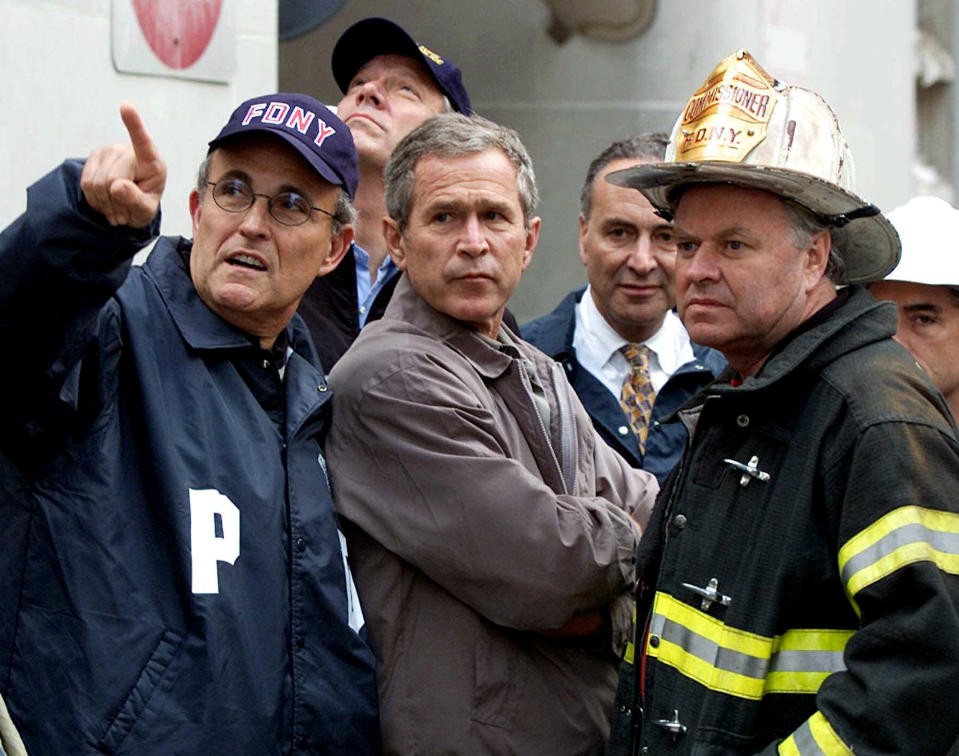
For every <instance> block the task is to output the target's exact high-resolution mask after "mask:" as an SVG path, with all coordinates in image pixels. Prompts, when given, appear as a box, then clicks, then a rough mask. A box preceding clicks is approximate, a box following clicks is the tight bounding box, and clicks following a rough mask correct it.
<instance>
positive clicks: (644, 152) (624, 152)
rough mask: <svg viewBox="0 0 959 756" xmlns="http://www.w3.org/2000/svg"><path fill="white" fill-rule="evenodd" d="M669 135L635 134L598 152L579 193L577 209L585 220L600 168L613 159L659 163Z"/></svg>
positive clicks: (663, 156) (657, 132) (663, 155)
mask: <svg viewBox="0 0 959 756" xmlns="http://www.w3.org/2000/svg"><path fill="white" fill-rule="evenodd" d="M668 144H669V135H668V134H666V133H663V132H661V131H655V132H650V133H647V134H635V135H633V136H631V137H627V138H626V139H620V140H618V141H615V142H613V143H612V144H611V145H609V146H608V147H607V148H606V149H604V150H603V151H602V152H600V153H599V154H598V155H597V156H596V157H594V158H593V161H592V162H591V163H590V164H589V168H587V169H586V180H585V181H583V188H582V189H581V190H580V193H579V211H580V212H581V213H582V214H583V217H584V218H585V219H586V220H589V213H590V210H592V205H593V182H594V181H596V177H597V176H598V175H599V174H600V173H601V172H602V170H603V169H604V168H605V167H606V166H607V165H609V164H610V163H612V162H613V161H614V160H644V161H647V162H650V163H661V162H663V159H664V158H665V157H666V145H668Z"/></svg>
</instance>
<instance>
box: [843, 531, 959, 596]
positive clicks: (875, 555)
mask: <svg viewBox="0 0 959 756" xmlns="http://www.w3.org/2000/svg"><path fill="white" fill-rule="evenodd" d="M910 543H928V544H929V545H930V546H932V547H933V548H934V549H935V550H936V551H941V552H943V553H945V554H959V535H956V534H955V533H945V532H943V531H941V530H930V529H929V528H927V527H926V526H925V525H923V524H922V523H918V522H914V523H910V524H908V525H903V526H901V527H898V528H896V529H895V530H893V531H892V532H890V533H888V534H887V535H884V536H883V537H882V538H880V539H879V540H878V541H876V542H875V543H874V544H872V546H867V547H866V548H864V549H863V550H862V551H860V552H859V553H858V554H856V555H855V556H853V557H850V559H849V561H848V562H846V564H845V565H844V566H843V568H842V582H843V584H844V585H848V584H849V581H850V580H851V579H852V577H853V575H855V574H856V573H857V572H859V571H860V570H862V569H865V568H866V567H869V566H870V565H872V564H875V563H876V562H878V561H879V560H880V559H882V558H883V557H885V556H888V555H889V554H892V553H893V552H894V551H895V550H896V549H898V548H901V547H902V546H907V545H908V544H910Z"/></svg>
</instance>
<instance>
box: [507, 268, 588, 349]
mask: <svg viewBox="0 0 959 756" xmlns="http://www.w3.org/2000/svg"><path fill="white" fill-rule="evenodd" d="M585 292H586V287H585V286H583V287H582V288H579V289H576V290H575V291H571V292H570V293H569V294H567V295H566V296H565V297H564V298H563V301H562V302H560V303H559V304H558V305H557V306H556V309H555V310H553V311H552V312H551V313H549V314H548V315H544V316H543V317H541V318H537V319H536V320H534V321H532V322H530V323H527V324H526V325H525V326H523V328H522V329H521V330H522V333H523V337H524V338H526V339H527V340H528V341H530V342H531V343H535V344H536V346H537V347H538V348H539V349H540V350H541V351H543V352H545V353H546V354H548V355H549V356H550V357H552V358H553V359H554V360H563V359H565V358H566V357H570V356H572V354H573V335H574V332H575V330H576V305H577V304H579V301H580V300H581V299H582V298H583V294H584V293H585Z"/></svg>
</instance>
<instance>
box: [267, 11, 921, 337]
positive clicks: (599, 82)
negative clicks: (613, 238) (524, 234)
mask: <svg viewBox="0 0 959 756" xmlns="http://www.w3.org/2000/svg"><path fill="white" fill-rule="evenodd" d="M584 2H588V0H584ZM372 15H383V16H387V17H389V18H392V19H393V20H395V21H397V22H398V23H400V24H401V25H403V26H404V27H405V28H406V29H407V30H408V31H409V32H410V33H411V34H412V35H413V36H414V38H416V39H417V40H418V41H419V42H421V43H423V44H426V45H427V46H428V47H430V48H431V49H433V50H435V51H436V52H437V53H439V54H440V55H445V56H448V57H450V58H451V59H452V60H454V61H455V62H456V63H457V65H459V66H460V67H461V68H462V69H463V76H464V81H465V83H466V86H467V88H468V90H469V92H470V97H471V99H472V101H473V105H474V107H475V109H476V111H477V112H479V113H481V114H482V115H484V116H486V117H488V118H492V119H493V120H496V121H499V122H501V123H504V124H508V125H510V126H512V127H513V128H515V129H517V130H518V131H519V133H520V135H521V136H522V138H523V140H524V142H525V143H526V145H527V147H528V148H529V150H530V153H531V154H532V156H533V160H534V165H535V167H536V173H537V179H538V183H539V186H540V191H541V195H542V202H541V205H540V209H539V210H540V215H541V216H542V218H543V232H542V235H541V237H540V243H539V247H538V250H537V253H536V256H535V258H534V261H533V264H532V265H531V266H530V268H529V270H528V271H527V272H526V274H525V276H524V279H523V281H522V283H521V284H520V288H519V289H518V291H517V292H516V294H515V295H514V297H513V300H512V302H511V304H510V306H511V308H512V309H513V311H514V312H515V313H516V315H517V317H518V318H519V320H520V322H524V321H525V320H528V319H530V318H532V317H535V316H538V315H540V314H543V313H545V312H547V311H548V310H550V309H552V307H553V306H554V305H555V304H556V302H558V301H559V299H560V298H561V297H562V296H563V295H564V294H565V293H566V292H567V291H569V290H570V289H572V288H574V287H576V286H578V285H581V284H582V282H583V281H584V280H585V271H584V269H583V267H582V265H581V264H580V262H579V258H578V253H577V214H578V201H577V198H578V195H579V189H580V185H581V183H582V178H583V174H584V173H585V170H586V166H587V164H588V163H589V161H590V159H591V158H592V157H593V155H595V154H596V153H597V152H598V151H599V150H601V149H602V148H603V147H605V146H606V144H608V143H609V142H610V141H612V140H613V139H617V138H620V137H623V136H626V135H628V134H630V133H633V132H638V131H649V130H669V129H670V128H671V127H672V124H673V122H674V120H675V118H676V116H677V115H678V113H679V111H680V110H681V108H682V107H683V105H684V104H685V102H686V99H687V98H688V97H689V95H691V94H692V92H693V91H694V90H695V89H696V88H697V87H698V86H699V85H700V84H701V83H702V82H703V80H704V79H705V77H706V75H707V74H708V73H709V72H710V71H711V70H712V69H713V67H714V66H715V64H716V63H718V62H719V60H720V59H722V58H723V57H725V56H726V55H728V54H729V53H731V52H733V51H735V50H736V49H738V48H740V47H745V48H747V49H748V50H749V51H750V52H751V53H753V55H754V56H755V57H756V58H757V59H758V60H759V62H760V63H761V64H762V65H763V67H764V68H766V70H768V71H769V72H770V73H771V74H772V75H774V76H776V77H777V78H779V79H782V80H783V81H786V82H788V83H790V84H798V85H801V86H805V87H808V88H811V89H814V90H816V91H818V92H819V93H821V94H822V95H823V96H824V97H825V98H826V99H827V100H828V101H829V102H830V104H831V105H832V106H833V108H834V109H835V110H836V112H837V113H838V115H839V118H840V122H841V124H842V126H843V130H844V133H845V135H846V138H847V140H848V141H849V143H850V146H851V147H852V151H853V154H854V157H855V160H856V167H857V174H858V182H857V185H858V189H859V193H860V194H861V195H863V196H864V197H866V198H867V199H869V200H870V201H873V202H875V203H876V204H878V205H879V206H880V207H882V208H883V209H884V210H891V209H892V208H893V207H895V206H896V205H898V204H901V203H902V202H904V201H905V200H906V199H908V197H909V196H910V195H911V193H912V180H911V171H910V166H911V162H912V158H913V155H914V152H915V149H916V94H915V87H914V83H913V67H914V66H913V57H914V54H913V48H914V35H913V30H914V27H915V24H916V15H917V13H916V3H915V0H844V2H835V0H807V1H806V2H787V1H785V0H658V3H657V9H656V14H655V17H654V19H653V22H652V25H651V26H650V27H649V28H648V29H647V30H646V31H645V32H644V33H643V34H642V35H641V36H639V37H636V38H634V39H632V40H629V41H627V42H623V43H614V42H604V41H598V40H591V39H586V38H584V37H581V36H573V37H572V38H570V39H569V40H568V41H567V42H566V43H565V44H564V45H557V44H556V43H555V42H554V41H553V40H552V39H551V38H550V37H549V35H548V34H547V32H546V29H547V27H548V25H549V19H550V14H549V10H548V8H547V7H546V5H545V4H544V3H542V2H540V1H539V0H487V1H486V2H474V3H453V2H448V0H418V1H416V2H408V3H402V4H401V3H384V2H375V1H374V0H351V1H350V2H348V3H347V5H346V7H344V8H343V9H342V10H341V11H340V12H338V13H337V14H336V15H335V16H333V17H332V18H331V19H330V20H329V21H328V22H327V23H325V24H324V25H323V26H321V27H320V28H318V29H316V30H314V31H313V32H311V33H310V34H308V35H305V36H303V37H300V38H298V39H295V40H292V41H289V42H283V43H280V48H279V84H280V87H281V88H283V89H293V90H300V91H304V92H308V93H310V94H312V95H314V96H315V97H317V98H318V99H321V100H324V101H326V102H332V103H335V102H336V101H337V100H338V99H339V97H340V93H339V90H338V89H337V87H336V85H335V84H334V82H333V77H332V74H331V73H330V62H329V61H330V52H331V51H332V47H333V44H334V43H335V42H336V39H337V38H338V37H339V35H340V34H341V33H342V31H343V30H344V29H345V28H346V27H347V26H348V25H349V24H351V23H353V22H354V21H357V20H359V19H361V18H365V17H367V16H372Z"/></svg>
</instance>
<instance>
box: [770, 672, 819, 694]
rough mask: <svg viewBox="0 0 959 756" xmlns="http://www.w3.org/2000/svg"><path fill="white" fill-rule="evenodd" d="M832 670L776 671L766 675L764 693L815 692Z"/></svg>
mask: <svg viewBox="0 0 959 756" xmlns="http://www.w3.org/2000/svg"><path fill="white" fill-rule="evenodd" d="M831 674H832V672H777V671H775V670H772V671H770V673H769V674H768V675H766V686H765V692H766V693H815V692H816V691H817V690H819V686H820V685H822V683H823V680H825V679H826V678H827V677H829V675H831Z"/></svg>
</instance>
